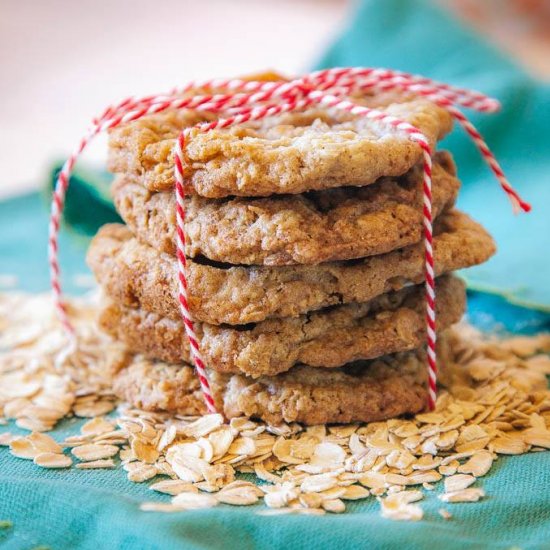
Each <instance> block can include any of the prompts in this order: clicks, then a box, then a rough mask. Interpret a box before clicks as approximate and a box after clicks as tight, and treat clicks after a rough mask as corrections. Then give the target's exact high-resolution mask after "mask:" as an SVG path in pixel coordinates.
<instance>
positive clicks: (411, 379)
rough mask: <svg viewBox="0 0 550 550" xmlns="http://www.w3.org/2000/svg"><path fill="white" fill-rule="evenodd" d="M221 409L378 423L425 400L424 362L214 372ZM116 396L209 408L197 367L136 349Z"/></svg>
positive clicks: (401, 358) (143, 405)
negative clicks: (250, 373) (254, 373)
mask: <svg viewBox="0 0 550 550" xmlns="http://www.w3.org/2000/svg"><path fill="white" fill-rule="evenodd" d="M208 378H209V381H210V387H211V390H212V392H213V395H214V401H215V403H216V407H217V409H218V410H219V411H223V412H224V414H225V416H226V417H227V418H233V417H238V416H243V415H245V416H249V417H252V418H256V419H261V420H264V421H265V422H269V423H270V424H275V425H276V424H279V423H281V422H301V423H303V424H307V425H315V424H326V423H337V422H342V423H349V422H373V421H377V420H383V419H386V418H392V417H395V416H399V415H402V414H414V413H418V412H420V411H421V410H422V409H423V408H424V406H425V404H426V380H427V376H426V363H425V356H424V354H423V353H421V352H419V351H413V352H408V353H401V354H396V355H393V356H385V357H380V358H378V359H375V360H371V361H361V362H356V363H352V364H349V365H346V366H344V367H340V368H336V369H330V370H324V369H315V368H312V367H306V366H303V365H302V366H297V367H294V368H293V369H291V370H290V371H288V372H286V373H283V374H279V375H277V376H262V377H261V378H258V379H257V380H253V379H251V378H248V377H247V376H244V375H242V374H241V375H240V374H236V375H228V374H220V373H217V372H214V371H209V374H208ZM114 391H115V393H116V395H118V397H120V398H121V399H123V400H125V401H127V402H128V403H130V404H131V405H132V406H134V407H138V408H140V409H144V410H146V411H153V412H169V413H174V414H182V415H200V414H204V413H206V407H205V405H204V401H203V398H202V394H201V392H200V386H199V382H198V378H197V376H196V375H195V372H194V369H193V367H191V366H189V365H186V364H179V365H176V364H167V363H163V362H160V361H151V360H148V359H145V358H144V357H142V356H135V357H134V358H132V359H131V360H130V361H129V363H128V365H127V366H126V367H125V368H123V369H122V370H121V371H120V372H119V373H118V375H117V376H116V377H115V379H114Z"/></svg>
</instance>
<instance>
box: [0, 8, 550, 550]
mask: <svg viewBox="0 0 550 550" xmlns="http://www.w3.org/2000/svg"><path fill="white" fill-rule="evenodd" d="M424 54H425V55H424ZM329 64H335V65H351V64H357V65H375V66H392V67H397V68H400V69H404V70H410V71H416V72H420V73H424V74H426V75H430V76H433V77H436V78H439V79H442V80H447V81H451V82H455V83H457V84H462V85H469V86H473V87H478V88H480V89H482V90H484V91H488V92H490V93H493V94H495V95H497V96H498V97H500V98H501V99H504V102H505V107H506V108H507V109H508V111H507V114H503V115H501V116H504V117H505V119H504V120H505V122H504V121H503V120H501V119H500V118H499V117H492V118H489V117H487V118H483V119H482V118H481V117H475V120H476V122H478V123H479V125H480V127H481V128H482V130H483V131H484V132H485V133H486V134H487V136H488V139H489V141H490V143H491V145H492V146H493V148H494V149H495V151H496V152H497V153H498V154H499V157H500V158H501V159H502V161H503V164H504V166H505V168H506V169H507V170H508V171H509V173H510V175H511V176H512V179H513V180H514V183H517V184H518V188H520V189H521V190H522V191H524V192H525V195H526V197H527V198H528V199H530V200H532V201H533V202H536V203H537V210H536V211H535V213H534V214H531V215H529V216H523V217H522V218H518V219H517V220H516V219H514V218H513V217H512V216H511V214H510V213H509V208H508V205H507V204H506V201H505V199H504V198H503V197H502V196H501V195H500V194H499V191H498V189H495V183H494V182H493V181H492V179H491V176H490V174H489V173H488V171H487V170H486V169H485V168H484V167H483V166H482V165H481V163H478V162H477V161H475V160H474V159H475V158H476V152H475V151H474V150H473V148H472V147H471V146H470V145H468V144H467V143H466V142H465V140H463V139H462V137H461V136H460V134H458V133H457V134H456V135H453V136H452V138H450V143H449V146H450V147H452V148H453V151H456V152H457V157H458V162H459V166H460V167H461V175H462V177H463V179H464V180H465V189H464V197H463V198H462V199H461V203H462V206H464V207H465V208H466V209H468V210H469V211H470V212H472V213H474V215H476V217H477V218H478V219H480V220H481V221H482V222H484V223H485V224H487V225H489V226H490V228H491V230H492V231H493V232H494V234H495V235H496V236H497V238H498V240H499V244H500V247H501V253H500V256H499V257H498V258H497V259H496V260H495V262H494V263H493V264H492V265H491V267H490V268H488V271H487V272H483V271H480V270H477V272H476V274H475V277H474V276H472V279H475V280H476V281H479V282H480V284H487V282H491V284H493V285H494V286H495V287H496V288H497V290H499V291H502V289H506V290H510V289H512V290H516V291H517V290H518V289H525V293H526V294H525V295H523V294H521V293H518V292H515V293H514V299H515V298H516V296H519V295H520V294H521V296H523V298H525V299H526V300H528V301H533V302H536V303H538V304H541V305H544V304H546V305H548V296H547V295H545V294H544V292H547V291H548V285H547V283H546V280H547V278H548V267H549V265H548V260H547V252H548V246H547V245H548V242H547V238H548V226H547V225H545V223H547V222H545V219H544V218H545V214H544V212H545V210H544V208H545V207H547V204H548V197H546V202H545V198H544V197H545V195H544V193H546V192H547V190H545V189H544V181H545V177H546V175H545V174H544V168H548V162H549V161H548V159H547V158H545V155H544V147H545V145H544V144H545V143H547V141H546V142H545V141H544V140H545V137H544V135H543V133H542V129H543V127H544V124H546V121H548V120H550V118H549V116H548V106H547V105H546V107H545V105H544V104H543V103H544V98H545V97H546V102H548V95H547V94H546V93H545V91H544V87H543V86H542V85H537V84H536V83H534V82H533V81H531V80H529V79H528V78H527V77H526V76H525V75H524V74H522V73H521V71H519V70H518V69H517V68H515V67H513V66H512V65H510V64H509V63H507V62H506V61H504V60H503V59H502V58H501V57H500V56H499V55H498V54H496V53H495V52H493V51H492V50H491V49H489V48H487V47H486V46H485V45H484V44H483V43H482V42H481V41H480V40H479V38H478V37H476V36H475V35H473V34H470V33H468V32H467V31H465V30H464V29H462V28H461V27H460V26H458V25H457V24H456V23H454V22H452V21H450V20H449V19H447V18H446V17H445V16H443V15H442V14H441V13H440V12H438V11H436V10H434V9H433V8H431V7H430V5H428V4H425V3H424V2H419V1H407V2H405V1H398V0H385V1H384V2H382V1H378V2H365V3H363V4H361V5H359V6H358V9H357V12H356V13H355V15H354V16H353V18H352V19H351V21H350V25H349V28H348V29H346V31H345V32H344V34H343V36H342V38H341V39H340V40H339V41H338V42H337V43H336V44H335V46H334V47H333V48H331V49H330V51H329V52H328V53H327V55H326V56H325V57H324V58H323V60H322V62H321V65H323V66H326V65H329ZM510 111H512V113H510ZM533 113H536V116H535V115H534V114H533ZM525 117H527V118H525ZM504 130H506V131H504ZM508 131H509V132H510V134H514V135H515V134H516V133H517V135H518V136H521V138H522V139H523V140H524V143H523V144H522V149H521V150H520V151H519V152H518V153H514V152H513V151H512V150H511V147H510V140H511V138H510V136H509V134H508ZM530 132H531V133H530ZM547 171H548V170H547ZM96 177H97V176H96V175H94V174H92V175H90V174H88V175H86V174H83V175H82V176H81V180H80V181H79V180H77V181H76V182H75V183H76V185H75V188H74V189H72V190H71V193H70V197H69V208H70V212H69V219H70V220H72V222H73V223H72V225H73V226H74V224H75V222H78V225H79V228H78V229H79V230H82V231H83V232H84V233H89V232H91V231H93V228H94V226H95V225H97V224H98V223H99V222H100V221H103V220H106V221H108V220H110V219H111V217H110V216H112V215H113V214H112V210H110V206H109V201H108V199H106V197H105V194H104V191H102V190H101V189H104V187H102V185H103V184H102V183H99V185H96V184H95V183H94V185H92V186H89V185H88V184H89V182H90V180H91V179H93V180H94V182H95V178H96ZM99 177H102V176H99ZM88 187H92V188H93V189H91V190H90V189H88ZM98 188H99V189H100V191H99V192H97V194H95V193H96V191H97V189H98ZM94 194H95V195H94ZM97 204H100V205H103V206H99V207H97V208H101V209H102V211H101V213H100V214H98V210H97V209H96V205H97ZM103 208H104V209H103ZM71 212H73V213H74V215H73V214H71ZM84 212H86V213H89V214H94V213H95V214H96V215H91V216H90V217H88V216H84V215H83V214H84ZM512 230H514V231H517V232H519V234H520V235H522V237H521V239H522V240H521V241H520V240H519V235H518V237H517V239H518V240H517V241H516V240H515V237H513V236H511V235H510V234H509V233H510V232H511V231H512ZM46 241H47V207H46V201H45V200H44V198H42V197H41V196H40V195H38V194H31V195H27V196H24V197H19V198H16V199H12V200H10V201H6V202H4V203H0V275H2V274H15V275H17V276H18V278H19V287H20V288H23V289H26V290H32V291H42V290H46V289H47V287H48V275H47V262H46V252H45V250H46ZM519 242H520V243H521V246H519V245H518V243H519ZM86 245H87V239H86V238H85V237H81V236H77V234H76V232H75V230H74V229H73V228H72V229H71V230H70V231H63V234H62V236H61V254H62V256H61V261H62V265H63V271H64V275H65V277H64V280H65V288H66V289H68V290H69V291H71V292H78V291H81V290H82V289H81V288H80V287H79V285H78V281H77V279H78V277H77V276H78V275H80V274H82V273H85V272H86V267H85V264H84V259H83V258H84V253H85V248H86ZM511 250H512V251H514V253H513V254H510V251H511ZM518 255H519V257H520V258H521V259H522V261H524V262H528V263H527V265H528V266H529V269H519V268H517V267H516V268H515V267H514V266H515V265H516V266H517V265H519V264H515V263H514V262H516V261H517V257H518ZM501 273H502V275H503V276H504V275H505V278H504V277H502V278H501ZM539 277H540V278H539ZM543 277H546V278H543ZM521 296H520V299H522V298H521ZM469 316H470V318H471V320H472V321H473V322H474V323H475V324H477V325H478V326H480V327H482V328H484V329H487V330H501V331H511V332H518V333H530V332H537V331H540V330H550V316H548V315H546V314H544V313H542V312H540V311H532V310H528V309H524V308H521V307H517V306H513V305H510V304H509V303H507V302H506V301H504V300H503V299H502V298H499V297H498V296H492V295H488V294H484V293H471V295H470V297H469ZM79 423H80V422H79V421H76V420H72V421H66V422H64V423H63V425H62V426H60V427H59V428H58V429H56V431H55V433H54V437H56V438H58V439H61V438H63V437H64V435H66V434H69V433H74V432H75V431H76V430H77V428H78V426H79ZM6 430H10V431H17V429H16V428H14V426H7V427H0V432H3V431H6ZM479 485H480V486H482V487H484V488H485V489H486V491H487V493H488V495H489V496H488V498H487V499H486V500H484V501H482V502H480V503H475V504H455V505H446V508H447V509H449V510H451V512H452V513H453V516H454V517H453V519H452V520H450V521H445V520H443V519H442V518H441V517H440V516H439V515H438V514H437V510H438V509H439V508H440V507H441V506H440V504H441V503H440V501H438V500H437V498H436V496H437V493H439V492H441V490H442V488H441V487H440V486H437V488H436V491H434V494H427V500H426V501H425V502H424V503H423V504H422V506H423V508H424V510H425V519H424V520H423V521H422V522H419V523H396V522H391V521H389V520H385V519H383V518H381V517H380V515H379V513H378V504H377V503H376V501H375V500H374V499H370V500H368V501H367V502H355V503H350V504H349V506H348V511H347V512H346V514H344V515H338V516H330V515H329V516H324V517H322V518H319V517H292V516H282V517H262V516H258V515H256V514H255V512H256V511H258V510H261V509H263V506H256V507H252V508H248V507H247V508H236V507H229V506H220V507H218V508H215V509H211V510H205V511H195V512H181V513H177V514H150V513H143V512H140V511H139V510H138V505H139V503H140V502H142V501H144V500H156V501H167V500H168V498H167V497H165V496H161V495H157V494H155V493H153V492H151V491H149V490H148V488H147V486H148V484H147V483H146V484H133V483H131V482H129V481H127V480H126V477H125V474H124V472H122V471H120V470H114V471H87V472H86V471H79V470H75V469H71V470H68V471H43V470H40V469H38V468H37V467H35V466H34V465H33V464H32V463H30V462H28V461H23V460H19V459H15V458H13V457H12V456H11V455H10V454H9V453H8V452H7V450H6V449H4V448H0V521H1V520H10V521H11V522H13V527H10V528H1V526H0V547H1V548H2V549H4V548H6V549H8V550H12V549H13V550H19V549H30V548H33V547H36V546H38V545H46V546H48V547H50V548H51V549H52V550H53V549H59V550H63V549H71V550H72V549H90V550H97V549H104V548H105V549H114V548H116V549H132V550H133V549H155V550H156V549H159V550H160V549H163V550H164V549H172V548H174V549H175V548H186V549H187V548H189V549H197V550H199V549H206V548H209V549H218V548H219V549H222V548H239V549H240V548H244V549H248V548H250V549H252V548H266V549H268V548H269V549H276V548H285V549H295V548H296V549H299V548H308V549H309V548H312V549H317V548H342V549H344V548H381V549H400V548H407V549H413V550H414V549H425V548H443V547H444V548H446V549H448V550H454V549H457V550H458V549H462V548H474V549H485V548H495V549H510V548H512V547H514V548H522V549H524V550H526V549H544V548H550V496H549V491H548V489H549V488H550V453H537V454H532V455H527V456H521V457H510V458H506V457H503V458H501V459H500V460H499V461H498V463H497V465H496V467H495V468H494V469H493V470H492V471H491V473H490V474H489V475H488V476H486V477H485V478H483V479H481V480H480V482H479ZM0 525H1V524H0Z"/></svg>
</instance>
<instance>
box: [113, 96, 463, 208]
mask: <svg viewBox="0 0 550 550" xmlns="http://www.w3.org/2000/svg"><path fill="white" fill-rule="evenodd" d="M354 101H356V102H357V103H361V104H364V105H367V106H369V107H374V108H377V107H380V108H383V109H384V110H385V111H386V112H387V113H388V114H390V115H393V116H395V117H397V118H399V119H401V120H404V121H406V122H409V123H410V124H413V125H414V126H415V127H416V128H418V129H419V130H420V131H421V132H422V133H423V134H424V135H425V136H426V138H427V139H428V141H429V142H430V144H431V145H432V147H433V146H435V143H436V142H437V140H439V139H441V138H442V137H443V136H444V135H445V134H446V133H447V132H449V131H450V130H451V128H452V118H451V116H450V115H449V113H448V112H447V111H446V110H444V109H442V108H440V107H438V106H436V105H435V104H433V103H431V102H429V101H427V100H425V99H421V98H415V97H412V96H410V95H408V96H407V95H396V94H395V93H379V94H376V95H368V96H363V97H361V98H354ZM215 118H217V115H212V114H207V113H196V112H190V111H185V110H180V111H165V112H162V113H157V114H154V115H149V116H146V117H143V118H141V119H139V120H136V121H133V122H130V123H127V124H125V125H123V126H120V127H118V128H115V129H113V130H111V131H110V139H109V157H108V168H109V169H110V170H111V171H112V172H117V173H128V174H133V175H134V176H135V177H136V178H137V179H138V180H139V182H140V183H141V184H142V185H143V186H145V187H146V188H147V189H149V190H151V191H161V190H167V189H171V188H172V187H173V185H174V178H173V171H174V161H173V147H174V144H175V139H176V138H177V136H178V134H179V133H180V131H181V130H182V129H183V128H186V127H190V126H193V125H195V124H197V123H198V122H201V121H211V120H213V119H215ZM184 153H185V160H184V173H185V178H186V185H187V188H188V192H194V193H197V194H199V195H201V196H203V197H208V198H220V197H227V196H232V195H233V196H244V197H253V196H254V197H262V196H264V197H265V196H269V195H272V194H279V193H292V194H296V193H303V192H306V191H312V190H320V189H330V188H334V187H341V186H344V185H346V186H349V185H352V186H363V185H368V184H370V183H373V182H374V181H376V180H377V179H378V178H380V177H382V176H399V175H401V174H404V173H405V172H406V171H407V170H409V169H410V168H412V166H414V164H416V163H417V162H418V161H419V159H420V157H421V150H420V148H419V146H418V145H417V144H416V143H414V142H413V141H411V140H410V139H409V138H408V136H407V135H406V134H404V133H403V132H399V131H396V130H394V129H389V128H388V127H387V126H385V125H382V124H380V123H379V122H376V121H374V120H370V119H368V118H365V117H357V116H353V115H350V114H348V113H345V112H343V111H336V110H327V109H321V108H313V109H310V110H307V111H305V112H295V113H287V114H283V115H280V116H278V117H272V118H268V119H264V120H261V121H256V122H251V123H247V124H242V125H239V126H234V127H229V128H225V129H217V130H212V131H210V132H208V133H202V132H199V131H197V130H196V129H193V130H192V131H191V134H190V136H189V138H188V141H187V144H186V147H185V151H184Z"/></svg>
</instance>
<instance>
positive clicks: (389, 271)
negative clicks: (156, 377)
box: [88, 210, 495, 325]
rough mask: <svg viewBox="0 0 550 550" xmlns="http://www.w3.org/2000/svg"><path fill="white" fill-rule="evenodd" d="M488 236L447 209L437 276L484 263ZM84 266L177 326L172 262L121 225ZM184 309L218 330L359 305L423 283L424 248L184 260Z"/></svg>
mask: <svg viewBox="0 0 550 550" xmlns="http://www.w3.org/2000/svg"><path fill="white" fill-rule="evenodd" d="M494 251H495V244H494V242H493V240H492V238H491V237H490V235H489V234H488V233H487V232H486V231H485V230H484V229H483V227H481V225H479V224H478V223H476V222H474V221H473V220H471V219H470V218H469V217H468V216H467V215H466V214H464V213H462V212H459V211H458V210H452V211H449V212H447V213H445V214H442V215H441V216H440V217H439V218H438V219H437V221H436V223H435V225H434V258H435V271H436V274H437V275H441V274H443V273H447V272H450V271H455V270H457V269H462V268H465V267H470V266H472V265H476V264H480V263H483V262H484V261H486V260H487V259H488V258H489V257H490V256H491V255H492V254H493V253H494ZM88 263H89V265H90V267H91V268H92V271H93V272H94V274H95V276H96V278H97V280H98V282H99V284H100V285H101V286H102V288H103V289H104V291H105V292H106V293H107V294H108V295H109V296H110V297H111V298H112V299H113V300H114V301H115V302H117V303H119V304H121V305H124V306H126V307H131V308H143V309H145V310H147V311H151V312H153V313H157V314H158V315H160V316H162V317H169V318H171V319H175V320H179V319H180V317H181V313H180V309H179V303H178V283H177V269H178V268H177V263H176V260H175V258H174V257H173V256H171V255H168V254H165V253H162V252H158V251H157V250H156V249H154V248H152V247H150V246H148V245H146V244H142V243H141V242H139V241H138V240H137V239H136V238H134V237H133V235H132V233H131V232H130V230H129V229H128V228H126V227H125V226H123V225H115V224H112V225H105V226H103V227H102V228H101V230H100V231H99V233H98V234H97V236H96V237H95V238H94V240H93V241H92V243H91V245H90V248H89V250H88ZM187 277H188V282H189V304H190V307H191V312H192V314H193V317H194V318H195V319H196V320H199V321H204V322H206V323H211V324H215V325H219V324H222V323H227V324H230V325H241V324H246V323H257V322H259V321H263V320H265V319H267V318H280V317H296V316H298V315H300V314H303V313H307V312H309V311H314V310H317V309H321V308H324V307H328V306H333V305H338V304H346V303H350V302H367V301H369V300H371V299H373V298H375V297H376V296H378V295H380V294H383V293H385V292H389V291H391V290H399V289H400V288H401V287H402V286H403V285H404V284H405V283H409V282H413V283H415V284H418V283H420V282H422V281H423V280H424V245H423V243H421V242H420V243H417V244H414V245H410V246H408V247H406V248H401V249H399V250H394V251H393V252H388V253H387V254H383V255H380V256H372V257H370V258H366V259H362V260H360V261H355V260H353V261H350V262H333V263H327V264H319V265H316V266H307V265H301V266H281V267H267V266H252V267H245V266H238V267H235V266H229V265H208V264H202V263H196V262H194V261H193V260H188V264H187Z"/></svg>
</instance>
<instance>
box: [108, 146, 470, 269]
mask: <svg viewBox="0 0 550 550" xmlns="http://www.w3.org/2000/svg"><path fill="white" fill-rule="evenodd" d="M455 176H456V169H455V166H454V163H453V161H452V158H451V155H450V154H449V153H446V152H443V153H438V154H437V155H436V156H435V157H434V168H433V212H434V216H437V215H438V214H440V213H441V212H442V211H444V210H445V209H446V208H449V207H450V206H452V204H453V203H454V201H455V199H456V196H457V194H458V190H459V187H460V182H459V181H458V179H457V178H456V177H455ZM422 189H423V180H422V169H421V166H420V165H417V166H415V167H414V168H413V169H412V170H410V171H409V172H407V174H405V175H404V176H402V177H400V178H383V179H382V180H380V181H379V182H377V183H376V184H374V185H371V186H368V187H363V188H354V187H346V188H340V189H331V190H325V191H317V192H311V193H307V194H305V195H277V196H272V197H269V198H263V199H250V198H248V199H242V198H231V199H224V200H215V201H214V200H207V199H203V198H200V197H191V198H189V199H188V200H187V201H186V202H187V206H186V216H185V218H186V221H185V230H186V236H187V247H186V254H187V256H189V257H206V258H208V259H210V260H213V261H217V262H225V263H229V264H234V265H238V264H246V265H251V264H256V265H294V264H318V263H321V262H329V261H337V260H347V259H353V258H363V257H365V256H372V255H376V254H384V253H385V252H389V251H390V250H395V249H396V248H401V247H403V246H407V245H409V244H412V243H415V242H418V241H419V240H420V239H421V236H422V205H423V191H422ZM113 195H114V199H115V204H116V207H117V210H118V211H119V213H120V215H121V216H122V218H123V219H124V221H125V222H126V223H127V224H128V226H129V227H130V229H131V230H132V232H133V233H134V234H135V235H136V236H137V237H138V238H139V239H140V240H142V241H143V242H146V243H148V244H150V245H151V246H153V247H155V248H157V249H158V250H160V251H162V252H168V253H171V254H175V228H176V220H175V197H174V194H173V193H172V192H166V193H151V192H150V191H147V190H146V189H145V188H143V187H142V186H140V185H139V184H137V183H135V181H134V180H132V179H131V178H129V177H128V176H121V177H119V178H118V179H117V180H116V181H115V184H114V186H113Z"/></svg>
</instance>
